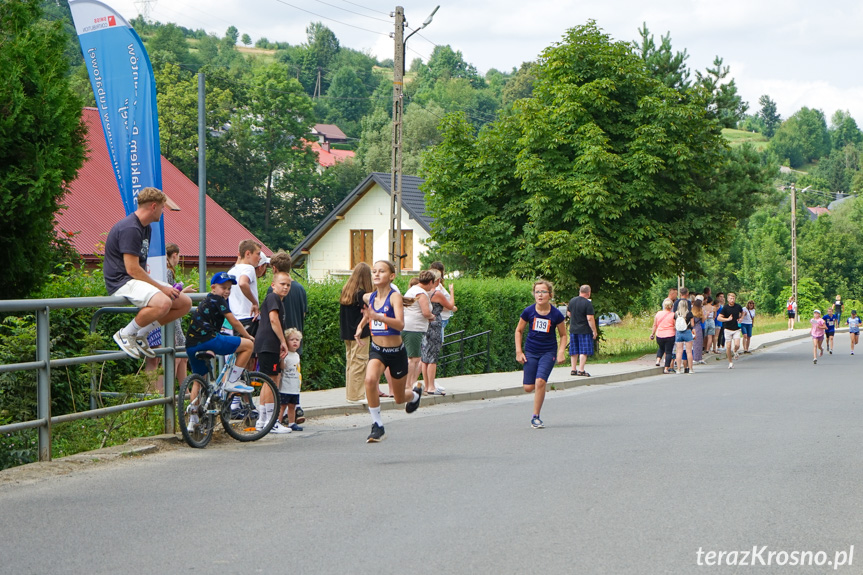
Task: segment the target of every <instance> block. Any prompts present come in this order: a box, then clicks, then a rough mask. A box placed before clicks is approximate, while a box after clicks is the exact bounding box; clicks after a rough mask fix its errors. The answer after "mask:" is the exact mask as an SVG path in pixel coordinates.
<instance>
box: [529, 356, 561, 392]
mask: <svg viewBox="0 0 863 575" xmlns="http://www.w3.org/2000/svg"><path fill="white" fill-rule="evenodd" d="M556 356H557V352H554V351H553V352H551V353H542V354H539V355H534V354H530V353H526V354H524V357H525V358H526V359H527V361H526V362H524V379H522V383H523V384H524V385H536V380H537V379H544V380H545V381H548V376H550V375H551V368H553V367H554V363H555V360H556V359H557V357H556Z"/></svg>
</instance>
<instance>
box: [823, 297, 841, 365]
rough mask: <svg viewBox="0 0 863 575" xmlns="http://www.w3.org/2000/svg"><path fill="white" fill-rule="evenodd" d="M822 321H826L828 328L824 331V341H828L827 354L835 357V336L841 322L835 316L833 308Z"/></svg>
mask: <svg viewBox="0 0 863 575" xmlns="http://www.w3.org/2000/svg"><path fill="white" fill-rule="evenodd" d="M822 319H823V320H824V325H826V326H827V327H826V329H825V330H824V339H825V340H826V341H827V353H829V354H830V355H833V345H834V344H833V336H834V335H835V334H836V324H837V323H839V320H837V319H836V316H835V315H834V314H833V308H832V307H831V308H830V311H828V312H827V315H825V316H824V317H823V318H822Z"/></svg>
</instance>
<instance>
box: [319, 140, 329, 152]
mask: <svg viewBox="0 0 863 575" xmlns="http://www.w3.org/2000/svg"><path fill="white" fill-rule="evenodd" d="M321 149H322V150H323V151H325V152H327V153H328V154H329V153H330V143H329V142H324V143H323V144H321Z"/></svg>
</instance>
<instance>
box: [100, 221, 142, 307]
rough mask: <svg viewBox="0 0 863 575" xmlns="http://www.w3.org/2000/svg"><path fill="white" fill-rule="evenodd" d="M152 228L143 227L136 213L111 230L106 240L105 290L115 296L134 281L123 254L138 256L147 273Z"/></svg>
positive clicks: (103, 267)
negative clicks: (115, 293)
mask: <svg viewBox="0 0 863 575" xmlns="http://www.w3.org/2000/svg"><path fill="white" fill-rule="evenodd" d="M152 231H153V230H152V228H151V227H150V226H144V225H141V220H139V219H138V216H136V215H135V214H134V213H131V214H129V215H128V216H126V217H125V218H123V219H122V220H120V221H119V222H117V223H116V224H114V227H112V228H111V231H110V232H108V237H107V238H106V239H105V259H104V261H103V265H102V271H103V273H104V276H105V289H106V290H107V291H108V294H109V295H110V294H113V293H114V292H116V291H117V290H118V289H120V288H121V287H123V286H124V285H126V283H127V282H128V281H129V280H131V279H132V276H130V275H129V274H128V273H127V272H126V261H125V259H124V258H123V254H132V255H136V256H138V263H140V264H141V267H142V268H144V271H147V252H148V251H149V250H150V235H151V234H152Z"/></svg>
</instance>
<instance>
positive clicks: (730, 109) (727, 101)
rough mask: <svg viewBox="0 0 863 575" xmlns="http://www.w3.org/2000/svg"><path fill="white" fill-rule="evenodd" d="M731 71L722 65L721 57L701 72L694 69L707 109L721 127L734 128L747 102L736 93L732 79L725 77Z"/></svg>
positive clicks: (747, 107)
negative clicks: (711, 66)
mask: <svg viewBox="0 0 863 575" xmlns="http://www.w3.org/2000/svg"><path fill="white" fill-rule="evenodd" d="M730 73H731V67H730V66H723V65H722V58H720V57H719V56H717V57H716V58H714V60H713V68H707V70H706V72H705V73H704V74H702V73H701V72H699V71H697V70H696V71H695V77H696V85H697V87H698V89H699V90H700V91H701V92H703V94H704V95H705V97H706V98H707V102H708V104H707V109H708V111H709V112H710V114H711V115H712V116H713V117H714V118H716V119H717V120H718V121H719V123H720V124H721V125H722V127H723V128H734V127H736V126H737V122H739V121H740V120H742V119H743V115H744V114H745V113H746V110H748V109H749V104H747V103H746V102H744V101H743V98H741V97H740V95H739V94H738V93H737V84H736V83H735V82H734V79H733V78H732V79H731V80H727V81H726V78H727V77H728V75H729V74H730Z"/></svg>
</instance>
